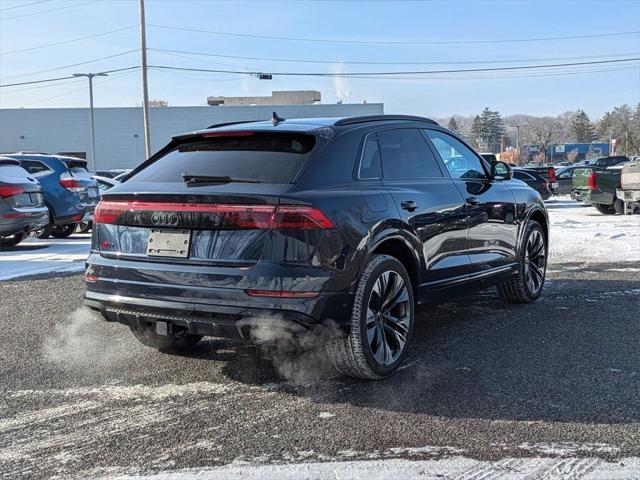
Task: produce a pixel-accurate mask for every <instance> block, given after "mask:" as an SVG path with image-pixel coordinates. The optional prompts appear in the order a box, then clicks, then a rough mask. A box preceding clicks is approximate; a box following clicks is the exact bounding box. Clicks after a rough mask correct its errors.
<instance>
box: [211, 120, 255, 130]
mask: <svg viewBox="0 0 640 480" xmlns="http://www.w3.org/2000/svg"><path fill="white" fill-rule="evenodd" d="M263 121H264V120H241V121H239V122H225V123H216V124H215V125H209V126H208V127H207V129H209V128H220V127H228V126H229V125H240V124H241V123H256V122H263Z"/></svg>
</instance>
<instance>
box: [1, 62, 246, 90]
mask: <svg viewBox="0 0 640 480" xmlns="http://www.w3.org/2000/svg"><path fill="white" fill-rule="evenodd" d="M136 68H140V65H135V66H132V67H125V68H116V69H114V70H100V73H116V72H124V71H127V70H134V69H136ZM243 73H244V72H243ZM69 78H76V77H74V76H73V75H69V76H67V77H57V78H45V79H44V80H32V81H30V82H20V83H7V84H4V85H0V88H5V87H17V86H19V85H34V84H37V83H48V82H57V81H58V80H67V79H69Z"/></svg>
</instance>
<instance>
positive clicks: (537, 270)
mask: <svg viewBox="0 0 640 480" xmlns="http://www.w3.org/2000/svg"><path fill="white" fill-rule="evenodd" d="M546 241H547V239H546V238H545V235H544V231H543V230H542V227H541V226H540V224H539V223H538V222H536V221H535V220H530V221H529V223H528V224H527V230H526V231H525V234H524V237H523V241H522V246H521V248H520V252H519V253H518V270H517V272H516V273H515V274H514V275H513V276H512V277H511V278H509V279H508V280H503V281H501V282H500V283H498V285H497V289H498V296H499V297H500V298H501V299H503V300H505V301H507V302H510V303H531V302H533V301H535V300H536V299H537V298H538V297H539V296H540V294H541V293H542V289H543V287H544V277H545V274H546V271H547V252H548V249H547V246H546Z"/></svg>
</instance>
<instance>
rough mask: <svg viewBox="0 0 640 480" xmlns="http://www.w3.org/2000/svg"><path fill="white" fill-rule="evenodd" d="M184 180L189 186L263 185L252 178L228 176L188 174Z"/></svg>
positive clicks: (185, 174) (184, 174)
mask: <svg viewBox="0 0 640 480" xmlns="http://www.w3.org/2000/svg"><path fill="white" fill-rule="evenodd" d="M182 179H183V180H184V183H186V184H187V186H189V185H196V184H203V183H261V182H260V180H254V179H251V178H234V177H230V176H228V175H199V174H192V173H186V172H184V173H183V174H182Z"/></svg>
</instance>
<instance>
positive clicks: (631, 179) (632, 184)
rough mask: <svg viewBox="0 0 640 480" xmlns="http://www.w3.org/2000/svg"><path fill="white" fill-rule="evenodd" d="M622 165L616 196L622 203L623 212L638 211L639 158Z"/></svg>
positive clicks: (639, 196)
mask: <svg viewBox="0 0 640 480" xmlns="http://www.w3.org/2000/svg"><path fill="white" fill-rule="evenodd" d="M636 158H637V160H632V161H630V162H627V163H625V164H624V165H623V167H622V169H621V172H620V187H619V188H617V189H616V197H617V198H618V199H619V200H620V201H621V202H622V203H623V213H624V214H625V215H629V214H632V213H640V158H639V157H636Z"/></svg>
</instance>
